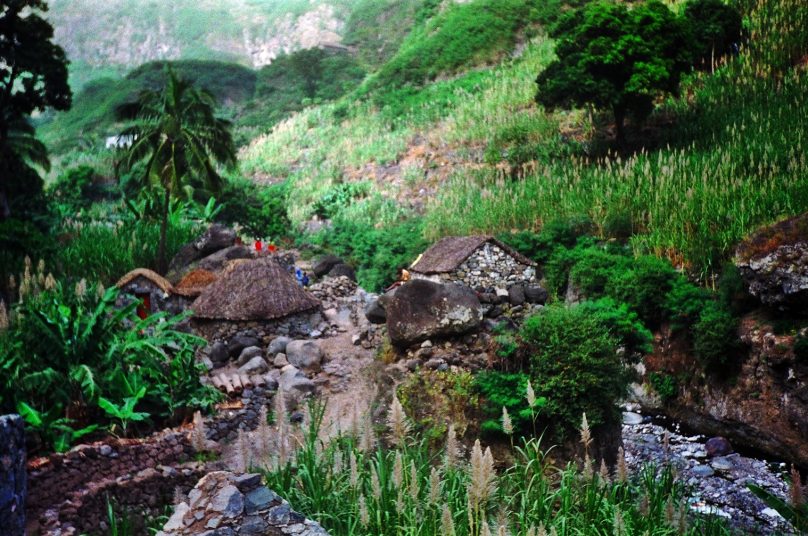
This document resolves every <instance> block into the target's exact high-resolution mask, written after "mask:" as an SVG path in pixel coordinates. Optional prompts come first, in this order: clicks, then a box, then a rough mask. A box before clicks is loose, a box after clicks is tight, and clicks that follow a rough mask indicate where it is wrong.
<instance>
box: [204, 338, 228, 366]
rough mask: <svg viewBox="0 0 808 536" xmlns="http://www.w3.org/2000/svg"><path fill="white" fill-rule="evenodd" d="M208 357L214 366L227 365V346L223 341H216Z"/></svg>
mask: <svg viewBox="0 0 808 536" xmlns="http://www.w3.org/2000/svg"><path fill="white" fill-rule="evenodd" d="M208 357H209V358H210V360H211V362H212V363H213V364H214V365H221V364H223V363H225V362H226V361H227V359H228V357H229V355H228V353H227V345H226V344H225V343H223V342H221V341H216V342H214V343H213V344H212V345H211V346H210V350H209V351H208Z"/></svg>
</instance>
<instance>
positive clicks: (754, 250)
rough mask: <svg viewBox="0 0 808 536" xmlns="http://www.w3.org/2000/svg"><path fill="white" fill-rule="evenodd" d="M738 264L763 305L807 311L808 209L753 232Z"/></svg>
mask: <svg viewBox="0 0 808 536" xmlns="http://www.w3.org/2000/svg"><path fill="white" fill-rule="evenodd" d="M735 264H736V265H737V266H738V269H739V270H740V272H741V276H742V277H743V279H744V281H745V282H746V284H747V286H748V288H749V293H750V294H751V295H752V296H755V297H756V298H757V299H759V300H760V301H761V303H763V304H764V305H769V306H775V307H779V308H783V309H792V310H795V311H798V312H808V212H806V213H804V214H802V215H800V216H795V217H793V218H789V219H787V220H784V221H781V222H778V223H775V224H774V225H770V226H768V227H764V228H762V229H759V230H758V231H756V232H755V233H753V234H752V235H751V236H750V237H749V238H748V239H746V240H745V241H744V242H742V243H741V244H740V245H739V246H738V250H737V252H736V256H735Z"/></svg>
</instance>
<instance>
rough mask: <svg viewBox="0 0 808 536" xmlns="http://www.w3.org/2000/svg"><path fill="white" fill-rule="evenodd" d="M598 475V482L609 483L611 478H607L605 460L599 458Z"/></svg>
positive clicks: (607, 471) (607, 470) (607, 472)
mask: <svg viewBox="0 0 808 536" xmlns="http://www.w3.org/2000/svg"><path fill="white" fill-rule="evenodd" d="M598 474H599V475H600V482H601V484H610V483H611V481H612V479H611V478H609V469H608V468H607V467H606V460H603V459H601V460H600V470H599V471H598Z"/></svg>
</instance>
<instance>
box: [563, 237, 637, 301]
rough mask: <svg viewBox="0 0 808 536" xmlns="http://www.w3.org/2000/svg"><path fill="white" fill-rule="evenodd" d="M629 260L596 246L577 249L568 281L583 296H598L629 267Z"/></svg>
mask: <svg viewBox="0 0 808 536" xmlns="http://www.w3.org/2000/svg"><path fill="white" fill-rule="evenodd" d="M631 261H632V260H631V259H629V258H628V257H623V256H619V255H613V254H611V253H608V252H606V251H604V250H602V249H598V248H586V249H579V250H577V252H576V257H575V265H574V266H572V268H570V282H571V284H573V285H575V287H577V288H578V289H579V290H580V291H581V294H582V295H583V296H584V298H586V299H597V298H600V297H602V296H603V295H604V293H605V291H606V287H607V286H608V285H609V284H610V283H611V282H613V281H616V280H618V279H619V278H620V277H621V276H622V275H623V274H625V273H626V272H627V271H628V270H629V269H630V267H631V266H632V262H631Z"/></svg>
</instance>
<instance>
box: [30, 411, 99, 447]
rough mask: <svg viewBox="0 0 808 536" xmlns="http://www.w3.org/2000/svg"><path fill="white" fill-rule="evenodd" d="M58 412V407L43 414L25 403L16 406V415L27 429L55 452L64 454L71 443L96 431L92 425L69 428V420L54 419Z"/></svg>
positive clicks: (62, 418) (63, 418)
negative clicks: (20, 417) (18, 415)
mask: <svg viewBox="0 0 808 536" xmlns="http://www.w3.org/2000/svg"><path fill="white" fill-rule="evenodd" d="M60 412H61V410H60V408H58V407H57V408H55V409H53V410H51V411H47V412H45V411H39V410H37V409H36V408H34V407H32V406H30V405H28V404H26V403H25V402H20V403H19V404H17V413H19V414H20V415H21V416H22V418H23V419H25V424H26V425H27V427H28V428H29V429H30V430H31V431H33V432H35V433H37V434H38V435H39V437H40V438H41V439H42V440H43V441H45V442H47V443H50V445H51V446H52V447H53V450H55V451H56V452H66V451H67V450H68V449H69V448H70V446H71V445H73V443H75V442H76V441H78V440H79V439H81V438H82V437H84V436H86V435H87V434H91V433H92V432H94V431H95V430H96V429H98V425H95V424H93V425H90V426H86V427H84V428H80V429H78V430H76V429H74V428H73V427H72V426H70V423H72V422H73V421H71V420H70V419H67V418H65V417H56V416H57V415H58V414H59V413H60Z"/></svg>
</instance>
